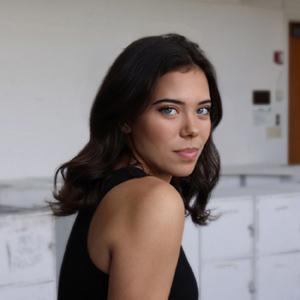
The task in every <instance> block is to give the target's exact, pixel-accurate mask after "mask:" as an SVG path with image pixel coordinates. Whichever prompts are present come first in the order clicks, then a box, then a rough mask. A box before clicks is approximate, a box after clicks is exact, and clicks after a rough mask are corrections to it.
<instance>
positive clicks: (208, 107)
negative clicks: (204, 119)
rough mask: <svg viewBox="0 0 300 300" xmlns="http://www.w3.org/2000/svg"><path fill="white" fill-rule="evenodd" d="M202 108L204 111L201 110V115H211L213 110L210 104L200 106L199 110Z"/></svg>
mask: <svg viewBox="0 0 300 300" xmlns="http://www.w3.org/2000/svg"><path fill="white" fill-rule="evenodd" d="M201 110H202V113H201V112H200V114H201V115H209V114H210V111H211V107H210V106H205V107H201V108H199V111H201Z"/></svg>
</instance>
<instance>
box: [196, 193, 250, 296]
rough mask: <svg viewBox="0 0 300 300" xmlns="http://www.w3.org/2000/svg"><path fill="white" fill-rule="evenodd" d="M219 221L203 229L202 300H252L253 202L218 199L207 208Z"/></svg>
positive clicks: (243, 198)
mask: <svg viewBox="0 0 300 300" xmlns="http://www.w3.org/2000/svg"><path fill="white" fill-rule="evenodd" d="M208 208H210V209H212V214H213V215H219V218H218V219H217V220H215V221H212V222H211V223H210V224H209V225H208V226H203V227H201V229H200V256H201V262H200V263H201V266H200V270H201V272H200V293H201V297H200V298H201V299H203V300H217V299H231V300H235V299H236V300H240V299H243V300H248V299H249V300H250V299H252V290H253V288H252V286H253V211H254V207H253V200H252V198H251V197H246V196H244V197H243V196H242V197H230V196H228V197H217V198H213V199H212V200H211V202H210V204H209V206H208Z"/></svg>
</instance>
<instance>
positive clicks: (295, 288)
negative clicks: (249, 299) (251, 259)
mask: <svg viewBox="0 0 300 300" xmlns="http://www.w3.org/2000/svg"><path fill="white" fill-rule="evenodd" d="M256 271H257V275H256V276H257V298H256V299H257V300H266V299H272V300H282V299H288V300H299V299H300V252H299V253H290V254H278V255H274V256H269V257H261V258H259V259H257V261H256Z"/></svg>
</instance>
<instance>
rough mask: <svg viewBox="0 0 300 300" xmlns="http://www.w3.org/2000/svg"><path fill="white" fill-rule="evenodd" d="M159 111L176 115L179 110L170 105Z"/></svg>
mask: <svg viewBox="0 0 300 300" xmlns="http://www.w3.org/2000/svg"><path fill="white" fill-rule="evenodd" d="M159 111H160V112H162V113H163V114H165V115H168V116H174V115H175V114H176V112H177V111H176V109H175V108H174V107H170V106H167V107H163V108H160V109H159Z"/></svg>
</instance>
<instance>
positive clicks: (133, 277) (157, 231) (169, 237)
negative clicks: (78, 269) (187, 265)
mask: <svg viewBox="0 0 300 300" xmlns="http://www.w3.org/2000/svg"><path fill="white" fill-rule="evenodd" d="M184 213H185V209H184V203H183V200H182V197H181V195H180V194H179V193H178V191H177V190H176V189H175V188H174V187H173V186H172V185H170V184H169V183H167V182H164V181H162V180H160V179H159V178H156V177H153V176H146V177H142V178H134V179H131V180H127V181H125V182H123V183H121V184H119V185H117V186H115V187H114V188H113V189H111V190H110V191H109V193H107V194H106V195H105V198H103V199H102V201H101V203H100V205H99V207H98V208H97V211H96V213H95V215H94V217H93V220H92V225H91V230H90V235H89V241H90V256H91V258H92V260H93V261H94V262H95V264H96V266H98V267H99V268H100V269H102V270H104V269H107V272H108V273H109V274H110V284H109V297H108V299H124V300H127V299H167V297H168V294H169V292H170V288H171V284H172V280H173V277H174V273H175V269H176V264H177V262H178V257H179V253H180V246H181V241H182V234H183V228H184Z"/></svg>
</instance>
